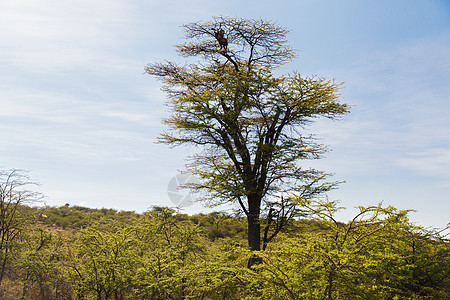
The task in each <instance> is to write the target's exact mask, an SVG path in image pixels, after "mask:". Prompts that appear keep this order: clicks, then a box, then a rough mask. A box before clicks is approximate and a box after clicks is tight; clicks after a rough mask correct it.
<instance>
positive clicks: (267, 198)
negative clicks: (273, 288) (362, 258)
mask: <svg viewBox="0 0 450 300" xmlns="http://www.w3.org/2000/svg"><path fill="white" fill-rule="evenodd" d="M183 27H184V29H185V31H186V37H187V39H188V41H187V42H186V43H184V44H181V45H178V46H177V51H178V52H179V53H180V54H181V56H183V57H193V58H194V57H198V58H200V59H201V61H197V62H196V63H193V64H190V65H186V66H181V65H178V64H176V63H174V62H166V63H154V64H149V65H148V66H147V67H146V72H147V73H148V74H151V75H154V76H156V77H158V78H160V79H162V81H163V82H164V86H163V90H164V91H165V92H166V93H167V95H168V98H169V102H168V105H169V106H170V107H171V109H172V112H173V113H172V115H171V116H170V117H169V118H167V119H165V120H164V123H165V124H167V125H168V127H169V130H168V131H167V132H165V133H163V134H162V135H161V137H160V142H162V143H166V144H169V145H173V146H176V145H181V144H191V145H195V146H199V147H202V149H203V150H204V151H203V152H201V153H198V154H196V155H194V156H193V157H192V162H191V164H189V165H188V170H189V171H190V172H192V173H193V174H195V175H197V176H199V177H200V178H201V179H202V183H201V184H192V185H191V187H192V188H194V189H200V190H204V191H206V192H207V194H206V195H205V199H206V200H209V201H210V203H211V204H213V205H214V204H221V203H225V202H232V203H237V204H238V205H239V207H240V209H241V210H242V212H244V213H245V215H246V217H247V222H248V245H249V248H250V249H251V250H261V242H262V241H261V217H263V216H266V218H267V229H266V230H267V231H269V230H271V232H272V234H269V233H267V234H265V235H264V236H265V240H264V244H267V243H268V242H269V240H270V239H271V238H273V236H274V235H276V234H277V233H278V232H279V231H280V229H281V228H282V227H283V225H284V224H286V220H287V219H289V218H291V217H292V216H294V215H295V214H296V212H297V207H298V206H297V203H295V202H292V201H285V199H286V198H285V197H279V195H281V194H282V193H296V194H297V195H301V196H302V197H303V198H304V199H306V198H312V197H315V196H318V195H320V194H322V193H324V192H326V191H328V190H330V189H331V188H333V187H335V185H336V184H335V183H329V182H323V179H324V178H325V177H326V175H327V174H325V173H324V172H321V171H318V170H314V169H304V168H302V167H301V166H299V165H298V162H299V161H300V160H303V159H317V158H319V157H321V155H322V154H323V153H324V151H325V148H324V147H323V146H322V145H319V144H318V143H317V142H316V141H315V139H314V137H313V136H312V135H311V134H308V133H306V132H304V131H302V129H305V127H306V126H307V125H308V124H309V123H311V121H312V120H313V119H314V118H316V117H320V116H323V117H327V118H329V119H337V118H339V117H340V116H341V115H343V114H346V113H347V112H348V111H349V107H348V106H347V105H346V104H342V103H339V102H338V96H339V94H338V91H339V87H340V84H337V83H335V82H334V80H327V79H324V78H318V77H312V78H308V77H303V76H301V75H300V74H298V73H294V74H293V75H290V74H289V75H279V76H277V75H275V74H274V71H276V70H277V69H278V68H279V67H280V66H282V65H284V64H285V63H287V62H289V61H290V60H291V59H292V58H293V57H294V55H295V53H294V51H293V50H292V49H291V48H290V47H289V46H288V45H287V40H286V35H287V33H288V31H287V30H286V29H284V28H282V27H280V26H279V25H277V24H276V23H272V22H269V21H266V20H246V19H240V18H225V17H217V18H213V19H212V20H211V21H207V22H196V23H191V24H187V25H184V26H183ZM224 39H225V40H224ZM277 195H278V196H277Z"/></svg>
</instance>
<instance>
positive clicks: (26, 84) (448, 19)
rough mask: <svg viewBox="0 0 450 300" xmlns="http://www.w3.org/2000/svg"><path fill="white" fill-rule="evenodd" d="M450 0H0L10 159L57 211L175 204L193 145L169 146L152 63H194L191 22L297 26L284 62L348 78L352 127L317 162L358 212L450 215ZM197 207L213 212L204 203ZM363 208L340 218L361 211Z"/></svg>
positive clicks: (438, 220) (329, 140) (2, 138)
mask: <svg viewBox="0 0 450 300" xmlns="http://www.w3.org/2000/svg"><path fill="white" fill-rule="evenodd" d="M449 3H450V2H449V1H431V0H430V1H414V0H408V1H406V0H404V1H392V0H390V1H384V0H383V1H356V0H355V1H317V0H315V1H313V0H309V1H301V0H297V1H285V0H280V1H245V3H244V2H242V1H227V2H226V3H224V2H223V1H206V0H204V1H203V0H194V1H192V0H191V1H183V0H178V1H175V0H169V1H143V0H131V1H130V0H127V1H125V0H107V1H106V0H96V1H92V0H89V1H88V0H65V1H60V0H21V1H0V166H2V168H6V169H9V168H20V169H26V170H30V171H31V176H32V177H33V178H34V179H35V180H36V181H38V182H40V183H41V186H40V187H39V190H40V191H42V192H43V193H44V194H45V195H46V196H47V197H46V199H45V201H46V203H47V204H48V205H64V204H65V203H69V204H72V205H85V206H89V207H113V208H117V209H124V210H137V211H143V210H145V209H147V208H148V207H150V206H152V205H169V206H170V205H172V203H171V202H170V200H169V198H168V196H167V184H168V182H169V181H170V179H171V178H172V177H173V176H175V175H176V174H178V170H183V169H184V167H183V165H184V163H185V160H184V159H185V157H186V156H187V155H188V154H189V153H192V149H189V148H175V149H170V148H168V147H167V146H165V145H159V144H155V140H156V137H157V136H158V134H159V133H160V132H162V131H163V129H164V126H163V125H162V124H161V122H160V120H161V119H162V118H163V117H165V116H167V115H168V111H167V108H166V107H165V106H164V103H165V95H164V94H163V93H162V92H161V91H160V82H158V81H157V80H155V79H154V78H152V77H150V76H148V75H145V74H144V72H143V71H144V66H145V65H146V64H147V63H150V62H159V61H164V60H175V61H179V62H182V61H183V60H182V59H181V58H179V57H177V56H176V52H175V49H174V47H173V46H174V45H175V44H178V43H181V42H183V32H182V30H181V28H180V25H181V24H184V23H188V22H192V21H199V20H207V19H210V18H211V17H212V16H217V15H224V16H238V17H244V18H265V19H269V20H273V21H277V22H278V23H279V24H280V25H282V26H285V27H287V28H288V29H290V30H291V33H290V34H289V36H288V38H289V40H290V41H291V45H292V46H293V47H294V48H295V49H297V50H298V57H297V58H296V59H295V60H294V61H293V62H292V63H291V64H290V65H288V66H286V67H285V68H284V70H286V71H288V72H291V71H294V70H295V71H298V72H300V73H301V74H303V75H315V74H317V75H319V76H324V77H328V78H336V80H338V81H344V82H345V84H344V89H343V90H342V101H345V102H347V103H350V104H351V105H352V106H353V109H352V112H351V113H350V114H349V115H347V116H345V117H344V118H343V120H342V121H339V122H331V121H325V120H318V121H317V122H316V123H315V124H314V125H313V126H312V127H311V132H314V133H316V134H317V136H318V137H319V138H320V139H321V141H322V142H323V143H324V144H326V145H328V146H329V148H330V149H332V151H331V152H330V153H328V154H327V157H326V158H325V159H322V160H320V161H314V162H307V165H312V166H314V167H317V168H319V169H322V170H326V171H328V172H332V173H335V179H336V180H345V181H346V182H347V183H345V184H343V185H342V186H341V187H340V189H339V190H337V191H334V192H332V193H331V194H330V198H332V199H340V200H341V204H342V205H343V206H346V207H349V208H351V207H354V206H356V205H372V204H377V203H378V202H380V201H383V202H384V203H385V204H386V205H394V206H397V207H399V208H402V209H415V210H417V212H415V213H413V214H412V215H411V219H412V220H413V221H414V222H417V223H419V224H422V225H424V226H434V227H443V226H445V225H446V224H447V223H448V222H450V201H449V198H450V196H449V195H450V117H449V116H448V115H449V111H450V96H449V95H450V4H449ZM185 211H186V212H189V213H191V212H200V211H202V212H207V211H208V209H206V208H204V207H202V206H201V205H200V204H199V203H196V204H195V205H194V206H192V207H189V208H186V210H185ZM353 212H354V210H352V209H349V210H348V212H347V213H345V214H342V218H343V219H345V218H348V217H349V216H350V215H352V213H353Z"/></svg>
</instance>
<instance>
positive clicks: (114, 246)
mask: <svg viewBox="0 0 450 300" xmlns="http://www.w3.org/2000/svg"><path fill="white" fill-rule="evenodd" d="M294 200H295V199H292V201H294ZM297 200H298V199H297ZM302 207H304V209H303V215H304V216H305V219H300V220H292V221H291V224H290V230H289V231H287V232H284V233H281V234H280V235H279V236H278V237H277V238H276V243H272V244H270V245H269V247H268V248H267V249H266V251H263V252H258V253H257V254H256V255H258V257H260V258H262V263H261V264H259V265H256V266H253V268H252V269H249V268H248V267H247V262H248V259H249V258H250V257H252V256H254V255H255V252H251V251H249V250H248V249H247V247H246V246H245V244H246V243H245V230H244V229H245V224H244V223H245V220H242V219H240V218H238V217H234V216H230V215H227V214H224V213H212V214H208V215H205V214H199V215H194V216H188V215H185V214H177V213H175V211H174V210H172V209H169V208H164V207H155V208H153V210H151V211H148V212H146V213H144V214H131V213H124V215H127V216H130V218H129V219H128V220H126V219H125V218H124V217H123V216H120V212H115V211H110V210H105V214H106V215H109V217H111V218H112V219H111V227H110V228H108V227H107V226H106V224H107V221H105V220H104V221H102V222H100V223H99V222H97V221H95V222H93V223H92V224H91V225H92V226H87V227H86V228H84V229H79V230H76V229H69V227H70V226H67V227H66V229H63V228H62V227H58V226H50V225H48V224H45V223H40V224H39V223H34V225H31V222H28V224H30V225H28V227H27V228H26V230H23V231H22V232H21V235H20V236H19V237H20V238H18V239H17V240H16V242H15V247H14V256H11V259H10V260H9V261H8V263H7V266H6V270H7V272H6V273H5V274H6V277H5V280H4V283H3V286H2V289H3V290H4V291H5V292H4V294H3V296H2V299H19V298H21V297H23V298H24V299H33V300H34V299H86V300H87V299H100V300H101V299H446V298H449V297H450V295H449V290H450V289H449V287H450V282H449V280H448V278H449V277H450V276H449V275H450V267H449V266H450V264H449V261H450V245H449V242H448V240H446V239H445V238H443V237H441V236H439V235H438V234H437V233H433V232H429V231H426V230H424V229H421V228H418V227H416V226H413V225H411V224H410V223H409V222H408V220H407V211H399V210H396V209H395V208H393V207H382V206H373V207H366V208H364V207H360V213H359V214H358V215H357V216H356V217H355V218H354V219H353V220H351V221H349V222H348V223H342V222H338V221H336V220H335V219H334V216H335V213H336V211H338V210H339V208H338V205H337V203H335V202H327V201H308V202H305V203H302ZM21 209H22V210H23V211H24V212H25V211H26V212H30V214H28V215H27V216H30V217H32V216H34V215H36V214H35V213H36V212H39V211H40V210H39V209H37V208H31V207H25V206H23V207H21ZM47 209H48V208H47ZM60 209H62V211H63V212H70V210H67V208H64V207H62V208H52V210H51V211H53V212H54V214H55V215H60V213H59V212H57V211H58V210H60ZM76 210H77V211H80V212H82V213H83V214H85V215H84V216H83V217H82V219H88V217H89V216H90V215H91V214H94V215H95V214H97V213H98V215H100V214H102V215H104V212H102V211H101V210H91V209H88V208H85V209H84V208H83V209H82V208H76ZM37 215H39V214H38V213H37ZM61 215H62V214H61ZM67 215H69V213H68V214H67ZM48 218H50V217H48ZM115 218H116V219H115ZM44 219H46V218H44ZM220 228H222V229H223V231H221V235H222V234H223V235H225V237H223V238H222V237H220V235H217V231H216V230H217V229H220Z"/></svg>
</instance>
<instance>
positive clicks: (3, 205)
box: [0, 170, 42, 285]
mask: <svg viewBox="0 0 450 300" xmlns="http://www.w3.org/2000/svg"><path fill="white" fill-rule="evenodd" d="M31 185H35V183H33V182H32V181H31V180H30V178H29V177H28V175H27V174H26V173H25V172H24V171H21V170H6V171H3V170H0V285H1V283H2V280H3V278H4V276H5V273H6V269H7V263H8V261H9V259H10V257H11V251H12V250H13V249H14V242H15V241H16V239H17V237H18V236H19V234H20V233H21V232H22V230H23V229H24V228H25V226H26V225H25V223H26V222H25V220H26V218H24V217H22V215H21V213H20V209H19V208H20V206H21V205H23V204H30V203H32V202H35V201H37V200H38V199H40V198H42V194H40V193H38V192H34V191H32V190H29V189H28V188H29V187H30V186H31Z"/></svg>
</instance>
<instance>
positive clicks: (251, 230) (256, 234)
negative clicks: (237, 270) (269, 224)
mask: <svg viewBox="0 0 450 300" xmlns="http://www.w3.org/2000/svg"><path fill="white" fill-rule="evenodd" d="M247 199H248V208H249V209H248V215H247V226H248V247H249V249H250V250H251V251H260V250H261V222H260V219H259V214H260V210H261V197H258V196H256V195H251V196H248V197H247ZM260 262H262V259H261V257H258V256H256V255H255V256H252V257H250V259H249V260H248V267H249V268H251V267H252V266H253V265H255V264H257V263H260Z"/></svg>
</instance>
